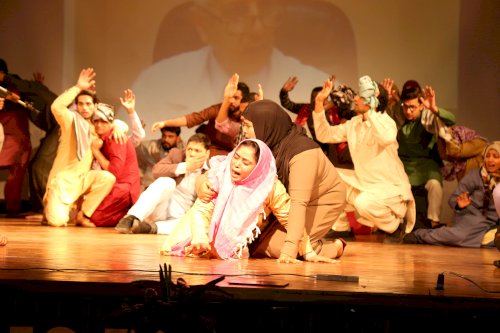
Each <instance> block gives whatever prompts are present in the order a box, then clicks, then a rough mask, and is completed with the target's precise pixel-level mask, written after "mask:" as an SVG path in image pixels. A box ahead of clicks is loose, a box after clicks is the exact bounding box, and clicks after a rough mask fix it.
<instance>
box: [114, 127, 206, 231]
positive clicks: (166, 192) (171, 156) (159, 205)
mask: <svg viewBox="0 0 500 333" xmlns="http://www.w3.org/2000/svg"><path fill="white" fill-rule="evenodd" d="M209 148H210V139H209V138H208V137H207V136H206V135H205V134H202V133H196V134H194V135H193V136H191V137H190V138H189V140H188V142H187V146H186V152H185V153H184V152H182V151H181V150H180V149H178V148H172V149H171V150H170V151H169V153H168V155H167V156H166V157H165V158H163V159H162V160H161V161H160V162H158V163H157V164H156V165H155V166H154V167H153V175H154V176H155V177H159V178H158V179H156V180H155V181H154V182H153V183H152V184H151V185H150V186H149V187H148V188H147V189H146V190H145V191H144V192H143V193H142V194H141V195H140V197H139V199H138V200H137V202H136V203H135V204H134V205H133V206H132V208H130V209H129V211H128V213H127V215H125V216H124V217H123V218H122V219H121V220H120V222H119V223H118V225H117V226H116V228H115V229H116V230H117V231H118V232H121V233H135V234H138V233H143V234H144V233H145V234H147V233H150V234H169V233H170V231H171V230H172V229H173V227H174V226H175V225H176V224H177V222H178V221H179V220H180V219H181V218H182V217H183V216H184V215H185V214H186V212H187V211H188V210H189V208H190V207H191V206H192V205H193V204H194V201H195V200H196V191H195V183H196V178H197V177H198V176H199V175H200V174H201V173H202V172H203V170H206V169H207V168H208V167H207V164H206V162H207V160H208V158H209V155H210V150H209ZM183 155H185V156H183ZM183 160H185V162H183Z"/></svg>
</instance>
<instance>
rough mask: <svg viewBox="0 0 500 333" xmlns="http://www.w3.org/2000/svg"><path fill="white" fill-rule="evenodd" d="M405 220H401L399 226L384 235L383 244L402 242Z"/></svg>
mask: <svg viewBox="0 0 500 333" xmlns="http://www.w3.org/2000/svg"><path fill="white" fill-rule="evenodd" d="M405 230H406V220H403V222H402V223H400V224H399V227H398V228H397V229H396V231H394V232H393V233H392V234H387V236H385V238H384V240H383V243H384V244H403V239H404V237H405V235H406V232H405Z"/></svg>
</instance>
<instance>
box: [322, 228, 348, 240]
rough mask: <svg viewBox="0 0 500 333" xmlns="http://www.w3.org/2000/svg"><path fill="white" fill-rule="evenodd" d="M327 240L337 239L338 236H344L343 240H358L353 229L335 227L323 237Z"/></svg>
mask: <svg viewBox="0 0 500 333" xmlns="http://www.w3.org/2000/svg"><path fill="white" fill-rule="evenodd" d="M323 238H325V239H327V240H335V239H337V238H342V239H343V240H346V241H354V240H356V236H355V235H354V232H353V231H352V230H349V231H335V230H333V229H330V230H329V231H328V233H327V234H326V235H325V237H323Z"/></svg>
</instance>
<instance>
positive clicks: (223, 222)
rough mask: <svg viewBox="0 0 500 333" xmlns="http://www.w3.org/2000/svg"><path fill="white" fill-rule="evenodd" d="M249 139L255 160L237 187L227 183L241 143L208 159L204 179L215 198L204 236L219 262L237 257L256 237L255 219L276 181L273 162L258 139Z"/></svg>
mask: <svg viewBox="0 0 500 333" xmlns="http://www.w3.org/2000/svg"><path fill="white" fill-rule="evenodd" d="M250 140H251V141H253V142H256V143H257V144H258V145H259V148H260V156H259V160H258V161H257V164H256V166H255V168H254V169H253V171H252V172H251V173H250V175H249V176H248V177H247V178H246V179H244V180H243V181H241V182H239V183H238V184H234V183H233V182H232V181H231V159H232V158H233V156H234V153H235V151H236V150H237V149H238V147H239V146H240V145H241V143H240V144H239V145H238V147H236V148H235V149H234V150H233V151H232V152H230V153H229V154H228V155H227V156H214V157H213V158H212V159H211V160H210V170H209V171H208V179H209V181H210V184H211V185H212V187H213V189H214V190H215V191H216V192H217V193H218V195H217V197H216V198H215V199H214V200H215V208H214V211H213V214H212V219H211V222H210V227H209V235H208V237H209V240H210V243H211V244H212V246H213V247H214V248H215V250H216V251H217V253H218V255H219V256H220V257H221V258H222V259H230V258H240V257H241V252H242V250H243V249H244V248H245V247H246V246H247V244H248V243H251V242H252V241H253V239H254V236H257V235H258V233H259V232H260V230H259V228H258V227H257V222H258V217H259V214H260V213H261V211H262V205H263V203H264V201H265V200H266V198H267V196H268V195H269V193H270V192H271V190H272V188H273V186H274V180H275V178H276V162H275V160H274V157H273V154H272V152H271V150H270V149H269V147H268V146H267V145H266V144H265V143H264V142H262V141H260V140H257V139H250ZM245 141H248V140H244V141H242V142H245Z"/></svg>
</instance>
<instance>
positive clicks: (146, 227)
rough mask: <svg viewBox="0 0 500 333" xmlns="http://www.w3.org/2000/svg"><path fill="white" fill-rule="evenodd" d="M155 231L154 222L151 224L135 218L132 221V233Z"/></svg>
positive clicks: (150, 232)
mask: <svg viewBox="0 0 500 333" xmlns="http://www.w3.org/2000/svg"><path fill="white" fill-rule="evenodd" d="M156 231H157V227H156V223H153V225H151V224H149V223H147V222H141V221H139V220H137V219H136V220H134V223H132V233H133V234H156Z"/></svg>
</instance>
